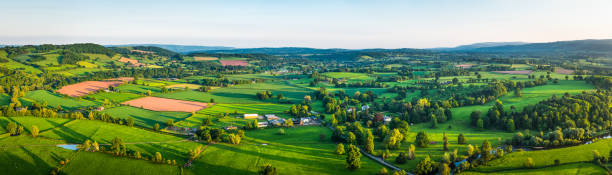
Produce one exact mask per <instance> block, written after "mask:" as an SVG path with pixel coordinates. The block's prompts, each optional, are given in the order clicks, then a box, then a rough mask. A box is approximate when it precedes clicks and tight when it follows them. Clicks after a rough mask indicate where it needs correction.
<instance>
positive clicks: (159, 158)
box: [153, 152, 164, 163]
mask: <svg viewBox="0 0 612 175" xmlns="http://www.w3.org/2000/svg"><path fill="white" fill-rule="evenodd" d="M153 161H154V162H157V163H163V162H164V158H163V157H162V154H161V153H159V152H155V159H154V160H153Z"/></svg>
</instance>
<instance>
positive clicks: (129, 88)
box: [116, 84, 161, 94]
mask: <svg viewBox="0 0 612 175" xmlns="http://www.w3.org/2000/svg"><path fill="white" fill-rule="evenodd" d="M116 89H117V90H119V92H126V93H133V94H144V93H147V91H151V93H159V92H161V88H160V87H152V86H144V85H136V84H124V85H121V86H117V87H116Z"/></svg>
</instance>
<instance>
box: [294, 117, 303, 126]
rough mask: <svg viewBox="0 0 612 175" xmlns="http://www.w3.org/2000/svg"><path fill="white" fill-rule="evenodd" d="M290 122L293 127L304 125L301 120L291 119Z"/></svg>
mask: <svg viewBox="0 0 612 175" xmlns="http://www.w3.org/2000/svg"><path fill="white" fill-rule="evenodd" d="M291 121H292V122H293V126H302V125H304V122H302V120H301V119H299V118H292V119H291Z"/></svg>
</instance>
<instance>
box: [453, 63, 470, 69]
mask: <svg viewBox="0 0 612 175" xmlns="http://www.w3.org/2000/svg"><path fill="white" fill-rule="evenodd" d="M472 66H473V64H460V65H455V67H460V68H471V67H472Z"/></svg>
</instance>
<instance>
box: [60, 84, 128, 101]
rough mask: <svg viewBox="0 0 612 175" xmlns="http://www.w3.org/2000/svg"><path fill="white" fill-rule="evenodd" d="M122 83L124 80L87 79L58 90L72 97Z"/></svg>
mask: <svg viewBox="0 0 612 175" xmlns="http://www.w3.org/2000/svg"><path fill="white" fill-rule="evenodd" d="M120 84H123V81H85V82H81V83H77V84H71V85H68V86H64V87H62V88H61V89H60V90H57V92H59V93H60V94H64V95H68V96H71V97H80V96H84V95H87V94H89V93H90V92H95V91H98V90H100V89H108V87H109V86H119V85H120Z"/></svg>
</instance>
